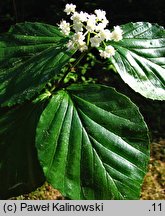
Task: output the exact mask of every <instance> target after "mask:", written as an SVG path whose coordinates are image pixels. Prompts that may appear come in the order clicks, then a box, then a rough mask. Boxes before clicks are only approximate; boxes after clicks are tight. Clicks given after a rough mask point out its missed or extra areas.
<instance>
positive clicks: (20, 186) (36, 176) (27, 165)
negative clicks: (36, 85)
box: [0, 103, 45, 199]
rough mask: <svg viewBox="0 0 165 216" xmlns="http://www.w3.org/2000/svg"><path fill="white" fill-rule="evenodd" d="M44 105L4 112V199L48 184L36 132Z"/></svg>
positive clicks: (0, 173)
mask: <svg viewBox="0 0 165 216" xmlns="http://www.w3.org/2000/svg"><path fill="white" fill-rule="evenodd" d="M44 106H45V105H44V103H39V104H30V103H28V104H24V105H23V106H19V107H15V108H12V109H10V110H8V109H7V108H1V109H0V199H6V198H10V197H12V196H18V195H21V194H24V193H27V192H31V191H32V190H34V189H35V188H36V187H39V186H41V185H42V184H43V182H44V176H43V172H42V169H41V167H40V164H39V162H38V158H37V152H36V148H35V130H36V125H37V123H38V120H39V117H40V114H41V113H42V111H43V109H44Z"/></svg>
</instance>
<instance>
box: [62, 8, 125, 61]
mask: <svg viewBox="0 0 165 216" xmlns="http://www.w3.org/2000/svg"><path fill="white" fill-rule="evenodd" d="M64 12H65V13H66V14H67V15H70V16H71V17H70V19H71V20H72V22H73V24H72V25H71V24H70V23H69V22H66V21H65V20H62V21H61V22H60V24H59V28H60V29H61V32H62V33H63V34H64V35H66V36H67V35H69V34H70V30H71V27H72V28H73V30H74V32H75V33H74V34H73V35H72V36H71V39H70V40H69V42H68V44H67V47H68V49H69V50H70V49H74V48H77V49H79V50H80V51H81V52H83V51H85V50H87V49H88V47H89V46H91V47H100V46H101V45H104V49H103V50H99V52H100V56H101V57H103V58H109V57H111V56H113V55H115V49H114V47H113V46H111V45H109V46H106V43H105V42H104V41H110V40H114V41H120V40H122V33H123V31H122V29H121V28H120V27H119V26H115V27H114V30H113V31H112V32H110V30H108V29H106V26H107V24H108V23H109V21H108V20H107V18H106V12H105V11H103V10H100V9H99V10H95V11H94V14H88V13H85V12H82V11H81V12H80V13H79V12H77V11H76V5H73V4H66V6H65V10H64Z"/></svg>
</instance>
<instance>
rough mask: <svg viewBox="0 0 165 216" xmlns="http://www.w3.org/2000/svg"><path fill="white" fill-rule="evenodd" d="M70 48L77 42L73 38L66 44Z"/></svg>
mask: <svg viewBox="0 0 165 216" xmlns="http://www.w3.org/2000/svg"><path fill="white" fill-rule="evenodd" d="M66 46H67V48H68V50H73V49H74V48H75V44H74V42H73V41H72V40H69V42H68V43H67V44H66Z"/></svg>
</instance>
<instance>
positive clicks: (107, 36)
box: [98, 29, 111, 41]
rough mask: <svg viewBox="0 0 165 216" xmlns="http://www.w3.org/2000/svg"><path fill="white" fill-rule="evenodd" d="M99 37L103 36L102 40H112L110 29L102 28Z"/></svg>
mask: <svg viewBox="0 0 165 216" xmlns="http://www.w3.org/2000/svg"><path fill="white" fill-rule="evenodd" d="M98 35H99V37H100V38H101V40H102V41H103V40H106V41H108V40H110V39H111V32H110V31H109V30H108V29H103V30H100V32H99V33H98Z"/></svg>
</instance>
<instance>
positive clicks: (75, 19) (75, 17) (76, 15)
mask: <svg viewBox="0 0 165 216" xmlns="http://www.w3.org/2000/svg"><path fill="white" fill-rule="evenodd" d="M70 19H71V20H73V22H81V16H80V13H78V12H75V13H74V14H73V15H72V16H71V18H70Z"/></svg>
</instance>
